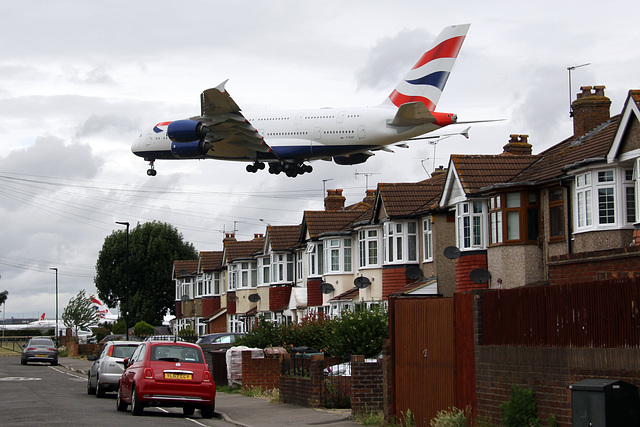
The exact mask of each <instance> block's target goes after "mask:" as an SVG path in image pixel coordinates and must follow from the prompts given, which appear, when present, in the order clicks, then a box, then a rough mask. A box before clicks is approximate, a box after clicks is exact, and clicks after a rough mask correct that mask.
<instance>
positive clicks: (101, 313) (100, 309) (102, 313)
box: [91, 296, 117, 320]
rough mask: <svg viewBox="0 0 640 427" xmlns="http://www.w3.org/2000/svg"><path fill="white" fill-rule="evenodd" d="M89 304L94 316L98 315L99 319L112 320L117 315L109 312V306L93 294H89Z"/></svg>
mask: <svg viewBox="0 0 640 427" xmlns="http://www.w3.org/2000/svg"><path fill="white" fill-rule="evenodd" d="M91 305H92V306H93V308H94V310H95V311H96V316H98V317H99V318H100V319H101V320H114V319H116V318H117V316H116V315H115V314H111V311H109V308H108V307H107V306H106V305H104V304H103V303H102V301H100V300H99V299H98V298H96V297H95V296H91Z"/></svg>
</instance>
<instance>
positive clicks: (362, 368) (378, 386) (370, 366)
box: [351, 356, 384, 414]
mask: <svg viewBox="0 0 640 427" xmlns="http://www.w3.org/2000/svg"><path fill="white" fill-rule="evenodd" d="M383 383H384V380H383V376H382V363H381V361H379V362H378V363H367V362H365V361H364V356H351V413H352V414H360V413H367V412H378V411H379V412H383V411H384V393H383Z"/></svg>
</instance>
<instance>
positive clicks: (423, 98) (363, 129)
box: [131, 24, 471, 177]
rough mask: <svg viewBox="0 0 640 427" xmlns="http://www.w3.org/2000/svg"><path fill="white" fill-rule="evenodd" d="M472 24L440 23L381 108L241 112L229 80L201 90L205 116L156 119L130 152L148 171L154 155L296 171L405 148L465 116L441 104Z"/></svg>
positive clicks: (292, 173)
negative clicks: (439, 29)
mask: <svg viewBox="0 0 640 427" xmlns="http://www.w3.org/2000/svg"><path fill="white" fill-rule="evenodd" d="M469 26H470V24H463V25H453V26H450V27H446V28H445V29H444V30H442V32H441V33H440V34H439V35H438V36H437V37H436V38H435V40H434V41H433V43H432V45H431V47H430V48H429V49H428V50H427V51H426V52H425V53H424V54H423V55H422V56H421V58H420V59H419V60H418V62H417V63H416V64H415V65H414V66H413V67H412V68H411V69H410V70H409V72H408V73H407V74H406V76H405V77H404V79H402V80H401V81H400V83H399V84H398V85H397V86H396V87H395V89H394V90H393V91H392V92H391V94H390V95H389V96H388V97H387V98H386V99H385V100H384V101H383V102H382V103H381V104H380V105H378V106H376V107H361V108H321V109H311V110H290V111H266V112H265V111H262V112H253V113H251V112H247V113H243V112H242V110H241V109H240V107H239V106H238V104H236V102H235V101H234V100H233V99H232V98H231V96H230V95H229V92H228V91H227V90H226V88H225V85H226V83H227V81H228V80H225V81H224V82H222V83H221V84H220V85H218V86H216V87H215V88H212V89H207V90H205V91H204V92H202V94H201V96H200V107H201V111H200V115H199V116H195V117H191V118H189V119H183V120H175V121H164V122H160V123H157V124H156V125H155V126H153V127H152V128H151V129H149V130H147V131H143V132H142V133H141V134H140V136H139V137H138V138H137V139H136V140H135V141H134V142H133V144H132V146H131V151H132V152H133V153H134V154H135V155H136V156H139V157H142V158H144V160H145V161H147V162H149V169H148V170H147V175H149V176H155V175H156V170H155V167H154V164H155V161H156V160H164V159H219V160H232V161H244V162H252V163H251V164H249V165H247V167H246V169H247V171H248V172H252V173H255V172H257V171H258V170H261V169H265V163H266V164H268V166H269V172H270V173H272V174H279V173H281V172H284V173H285V174H286V175H287V176H289V177H295V176H297V175H300V174H304V173H308V172H311V171H312V170H313V168H312V166H311V165H308V164H305V162H308V161H311V160H318V159H322V160H329V161H330V160H333V161H334V162H335V163H337V164H339V165H355V164H360V163H364V162H365V161H367V159H368V158H369V157H371V156H373V155H374V154H375V153H374V152H375V151H379V150H383V151H392V150H391V149H390V148H389V147H388V146H389V145H392V144H396V145H397V146H399V147H403V148H406V144H404V143H401V142H402V141H407V140H413V139H425V138H426V137H422V138H420V136H421V135H424V134H426V133H429V132H433V131H435V130H438V129H442V128H443V127H445V126H448V125H451V124H456V123H461V122H458V121H457V115H456V114H452V113H442V112H436V111H435V109H436V105H437V103H438V100H439V99H440V95H441V94H442V91H443V89H444V86H445V84H446V82H447V79H448V78H449V75H450V73H451V70H452V68H453V65H454V63H455V61H456V58H457V56H458V53H459V51H460V49H461V47H462V43H463V42H464V39H465V37H466V35H467V32H468V30H469ZM466 123H471V122H466ZM465 131H466V130H465ZM459 134H463V133H459Z"/></svg>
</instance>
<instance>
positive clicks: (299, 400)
mask: <svg viewBox="0 0 640 427" xmlns="http://www.w3.org/2000/svg"><path fill="white" fill-rule="evenodd" d="M309 373H310V375H309V377H295V376H290V375H281V376H280V382H279V384H280V401H281V402H282V403H293V404H295V405H301V406H311V407H314V408H317V407H321V406H322V400H323V395H324V356H323V355H322V354H314V355H312V356H311V360H310V367H309Z"/></svg>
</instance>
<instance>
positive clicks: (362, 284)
mask: <svg viewBox="0 0 640 427" xmlns="http://www.w3.org/2000/svg"><path fill="white" fill-rule="evenodd" d="M370 284H371V280H369V279H368V278H366V277H364V276H360V277H356V278H355V280H354V281H353V285H354V286H355V287H356V288H358V289H364V288H366V287H367V286H369V285H370Z"/></svg>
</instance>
